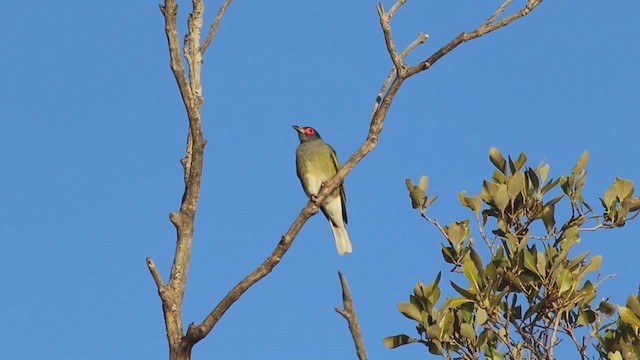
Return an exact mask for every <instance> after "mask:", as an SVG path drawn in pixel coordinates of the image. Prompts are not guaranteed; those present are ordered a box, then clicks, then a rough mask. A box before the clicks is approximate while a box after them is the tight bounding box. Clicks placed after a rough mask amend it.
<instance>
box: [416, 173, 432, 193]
mask: <svg viewBox="0 0 640 360" xmlns="http://www.w3.org/2000/svg"><path fill="white" fill-rule="evenodd" d="M418 187H419V188H420V189H422V191H423V192H426V191H427V188H428V187H429V177H428V176H421V177H420V184H419V185H418Z"/></svg>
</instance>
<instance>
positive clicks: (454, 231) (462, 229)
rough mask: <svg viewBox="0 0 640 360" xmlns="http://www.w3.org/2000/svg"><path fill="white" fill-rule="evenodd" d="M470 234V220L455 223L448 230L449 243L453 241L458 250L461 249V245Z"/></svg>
mask: <svg viewBox="0 0 640 360" xmlns="http://www.w3.org/2000/svg"><path fill="white" fill-rule="evenodd" d="M469 233H470V230H469V220H465V221H456V222H453V223H451V225H449V229H448V230H447V236H448V237H449V241H451V243H453V245H455V246H456V248H459V247H460V244H462V242H463V241H464V239H466V238H467V236H469Z"/></svg>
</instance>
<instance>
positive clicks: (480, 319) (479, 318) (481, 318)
mask: <svg viewBox="0 0 640 360" xmlns="http://www.w3.org/2000/svg"><path fill="white" fill-rule="evenodd" d="M488 319H489V315H488V314H487V311H486V310H485V309H483V308H477V309H476V324H478V325H482V324H484V323H485V322H487V320H488Z"/></svg>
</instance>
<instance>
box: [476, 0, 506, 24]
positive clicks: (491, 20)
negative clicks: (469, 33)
mask: <svg viewBox="0 0 640 360" xmlns="http://www.w3.org/2000/svg"><path fill="white" fill-rule="evenodd" d="M512 1H513V0H506V1H505V2H504V3H503V4H502V5H500V7H499V8H498V9H497V10H496V11H495V12H494V13H493V15H491V16H490V17H489V18H488V19H487V21H485V22H484V23H482V25H481V26H480V27H486V26H489V25H491V24H492V23H493V22H494V21H496V19H497V18H498V16H500V14H502V13H503V12H504V10H505V9H506V8H507V7H509V5H511V2H512Z"/></svg>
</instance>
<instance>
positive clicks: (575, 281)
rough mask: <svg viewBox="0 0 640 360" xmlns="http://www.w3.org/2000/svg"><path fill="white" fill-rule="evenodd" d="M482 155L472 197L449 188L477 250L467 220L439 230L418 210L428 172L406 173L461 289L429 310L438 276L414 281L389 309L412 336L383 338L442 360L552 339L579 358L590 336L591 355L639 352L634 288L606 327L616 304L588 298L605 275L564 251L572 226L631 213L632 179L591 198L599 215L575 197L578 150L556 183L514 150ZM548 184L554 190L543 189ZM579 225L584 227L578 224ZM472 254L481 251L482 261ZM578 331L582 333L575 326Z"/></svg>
mask: <svg viewBox="0 0 640 360" xmlns="http://www.w3.org/2000/svg"><path fill="white" fill-rule="evenodd" d="M489 159H490V161H491V163H492V164H493V165H494V166H495V167H496V169H497V170H495V171H494V172H493V174H492V176H491V178H490V179H487V180H485V181H484V182H483V183H482V187H481V190H480V193H479V194H478V195H476V196H467V195H466V193H464V192H461V193H460V194H459V199H460V203H461V204H462V205H463V206H465V207H467V208H469V209H470V210H471V211H472V213H473V216H474V218H475V221H476V224H477V227H478V232H479V236H480V238H481V239H482V243H483V244H484V246H486V249H479V246H478V244H476V241H475V240H474V239H473V238H472V237H471V229H470V225H469V224H470V220H469V219H465V220H462V221H455V222H453V223H451V224H450V225H448V226H440V224H439V223H438V222H437V220H435V219H432V218H430V217H428V216H427V215H426V209H427V207H428V205H429V204H431V203H432V202H433V201H434V200H435V198H436V197H435V196H432V197H429V196H427V195H426V194H425V192H426V188H427V185H428V178H426V177H423V178H422V179H421V181H420V185H419V186H415V185H413V183H412V182H411V180H410V179H407V188H408V190H409V195H410V197H411V200H412V205H413V207H414V208H417V209H420V212H421V215H422V216H423V217H424V218H425V219H426V220H428V221H429V222H431V223H433V224H434V225H435V226H436V227H438V229H439V230H440V231H441V233H442V234H443V236H444V237H445V239H446V243H443V244H441V247H442V256H443V259H444V261H445V262H447V263H449V264H452V265H453V269H452V271H454V272H457V273H461V274H462V276H464V278H465V279H466V286H465V285H462V284H461V283H459V282H454V281H451V286H452V287H453V289H454V290H455V291H456V292H457V293H458V294H459V296H457V297H453V298H448V299H445V300H444V302H443V303H442V304H441V305H440V306H437V303H438V301H439V299H440V295H441V290H440V279H441V274H438V275H437V276H436V279H435V280H434V281H433V282H431V283H430V284H428V285H425V284H423V283H422V282H418V284H417V285H416V286H415V288H414V290H413V295H410V297H409V302H407V303H401V304H399V305H398V310H399V311H400V312H401V313H402V314H403V315H404V316H406V317H407V318H409V319H411V320H413V321H414V322H415V323H416V330H417V332H418V334H419V338H417V339H415V338H412V337H410V336H408V335H405V334H401V335H395V336H390V337H387V338H385V339H384V341H383V342H384V344H385V345H386V346H387V347H389V348H395V347H398V346H402V345H405V344H409V343H421V344H423V345H424V346H426V347H427V348H428V350H429V352H431V353H432V354H438V355H442V356H444V357H446V358H450V359H454V358H455V359H459V358H462V359H477V358H479V357H480V354H483V355H484V358H485V359H546V358H548V359H552V358H553V350H554V347H555V346H556V345H557V344H558V343H559V341H560V339H561V338H562V339H568V341H571V342H572V343H573V344H575V347H576V349H577V351H578V353H579V354H580V356H581V357H582V358H583V359H587V358H588V346H589V344H590V343H591V341H592V340H594V342H595V348H596V351H597V352H598V353H599V355H600V356H601V357H608V358H610V359H638V358H640V294H639V295H638V296H636V297H633V296H630V297H629V300H628V301H627V304H626V306H624V307H619V318H618V319H617V321H610V322H608V323H606V321H607V318H609V317H611V316H612V315H614V314H615V310H616V308H615V306H614V305H613V304H611V303H609V302H607V301H601V302H596V301H595V300H596V295H597V290H598V286H599V285H600V284H601V283H602V281H604V280H605V279H606V278H604V279H602V278H600V275H599V274H598V275H597V276H596V275H595V273H596V272H598V271H599V269H600V265H601V263H602V256H600V255H595V256H592V255H591V254H590V253H588V252H585V253H581V254H578V255H573V254H571V249H572V247H573V246H574V245H575V244H576V243H578V242H579V241H580V235H581V232H583V231H595V230H598V229H613V228H617V227H621V226H624V225H625V224H626V222H627V221H628V220H631V219H633V218H635V217H636V216H637V215H638V210H639V209H640V198H634V197H632V196H633V193H634V187H633V182H632V181H630V180H625V179H621V178H616V179H615V180H614V183H613V185H612V186H611V187H610V188H609V189H607V190H606V192H605V194H604V195H603V197H602V198H601V199H600V200H601V203H602V206H603V211H602V213H597V212H596V211H595V210H594V209H593V207H592V206H590V205H589V204H588V203H587V202H586V201H585V199H584V198H583V195H582V191H583V189H584V186H585V180H586V175H587V171H586V166H587V163H588V160H589V154H588V152H586V151H585V152H584V153H583V154H582V156H580V159H579V160H578V162H577V163H576V165H575V166H574V167H573V169H572V171H571V174H569V175H564V176H560V177H559V178H557V179H552V178H551V179H549V178H548V174H549V169H550V167H549V165H548V164H544V163H541V164H540V165H538V166H537V167H535V168H532V167H529V166H526V162H527V156H526V155H525V154H524V153H522V154H520V155H519V156H518V158H517V159H515V160H513V159H512V158H511V157H507V159H505V158H504V157H503V155H502V154H501V153H500V151H499V150H498V149H496V148H491V150H490V151H489ZM558 188H559V190H558ZM554 190H555V192H557V193H558V194H557V195H555V196H553V195H550V194H552V193H553V192H554ZM561 204H563V205H564V204H566V205H567V207H568V209H569V210H570V216H568V218H567V219H566V220H564V221H560V222H558V221H556V215H557V214H556V206H559V205H561ZM587 222H589V223H593V224H594V225H593V226H592V227H590V228H589V227H584V226H585V224H586V223H587ZM538 224H540V225H538ZM488 228H490V229H488ZM488 230H490V231H488ZM478 250H480V251H483V252H485V253H489V254H490V258H489V259H488V261H486V264H485V262H484V261H483V259H482V256H481V255H480V252H479V251H478ZM614 324H615V327H614ZM581 328H582V330H584V331H582V330H580V331H578V330H579V329H581Z"/></svg>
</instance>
